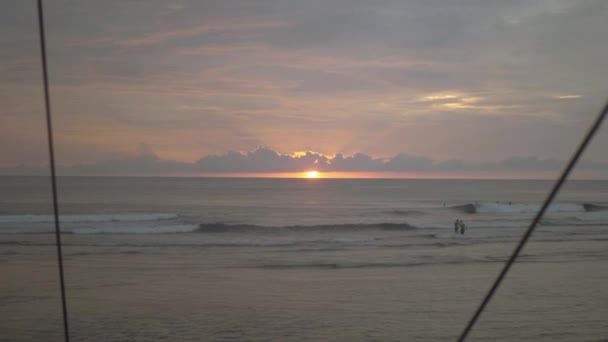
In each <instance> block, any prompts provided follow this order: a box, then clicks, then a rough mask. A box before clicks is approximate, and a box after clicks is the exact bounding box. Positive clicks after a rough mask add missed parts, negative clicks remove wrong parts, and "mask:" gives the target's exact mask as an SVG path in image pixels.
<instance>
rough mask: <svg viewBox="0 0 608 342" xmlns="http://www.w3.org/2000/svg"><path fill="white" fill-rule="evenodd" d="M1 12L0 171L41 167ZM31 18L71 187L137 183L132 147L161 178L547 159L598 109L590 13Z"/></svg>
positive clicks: (29, 58) (25, 37)
mask: <svg viewBox="0 0 608 342" xmlns="http://www.w3.org/2000/svg"><path fill="white" fill-rule="evenodd" d="M6 7H7V8H6V9H5V11H3V12H2V13H0V75H1V76H0V103H2V105H3V106H2V115H1V116H0V165H15V164H17V165H18V164H26V165H30V164H36V163H44V162H45V161H46V158H47V156H46V155H45V149H44V146H43V147H41V148H39V149H38V148H37V146H38V145H39V144H42V143H43V141H44V139H43V137H44V136H43V134H44V129H43V125H42V124H43V120H42V113H43V112H42V108H43V106H42V99H41V92H40V81H41V79H40V65H39V51H38V41H37V31H36V26H35V25H33V23H35V7H34V6H31V4H29V3H28V2H20V1H9V2H8V5H7V6H6ZM47 7H48V8H47V16H48V23H49V25H48V33H49V62H50V71H51V75H50V76H51V88H52V96H53V98H52V104H53V112H54V114H55V118H56V124H55V125H54V127H55V130H56V131H55V132H56V134H55V136H56V139H57V146H58V150H59V151H60V153H59V157H60V158H59V159H60V161H61V162H63V163H65V164H69V165H77V164H78V165H81V170H88V171H87V172H93V171H92V170H93V169H92V166H91V168H89V167H88V166H87V165H101V164H103V163H107V161H109V160H113V161H114V163H117V165H118V164H120V168H122V169H125V170H136V169H137V167H136V164H137V162H135V163H134V164H133V165H130V166H128V163H126V162H124V159H125V158H131V157H133V153H132V152H133V151H131V147H132V146H134V145H136V144H138V143H139V142H141V141H146V142H148V143H149V144H150V145H152V146H154V147H155V152H156V153H157V158H158V159H157V160H154V159H150V160H148V161H147V163H148V164H146V165H148V166H150V167H151V165H152V164H154V163H161V164H162V161H164V160H175V161H176V163H177V164H176V165H168V164H167V165H165V164H163V166H162V167H161V166H158V165H157V166H155V167H158V168H160V169H162V170H170V169H171V168H174V169H179V168H180V167H181V166H180V165H181V164H179V163H186V164H192V163H193V162H195V161H197V160H198V158H199V157H200V156H201V155H218V156H221V155H222V154H221V153H223V152H225V151H228V150H241V151H249V150H252V149H254V148H255V147H256V146H273V147H278V148H277V150H280V152H282V153H287V152H290V151H299V150H305V149H311V150H315V151H320V152H323V153H324V154H326V155H333V154H335V153H338V152H340V151H341V152H343V153H344V155H341V156H342V159H336V160H334V161H333V163H332V165H333V167H334V168H342V169H344V170H377V169H383V168H385V169H395V170H401V169H403V168H404V167H405V166H400V164H399V163H405V161H401V160H405V159H407V158H406V157H405V156H401V157H400V158H397V159H396V160H394V161H392V162H391V163H384V160H378V159H379V158H380V157H382V158H387V157H391V156H395V155H396V154H398V153H399V152H400V151H404V150H405V151H409V152H410V153H411V154H412V155H419V156H424V157H421V158H428V159H429V160H430V161H431V162H429V160H414V159H411V158H410V160H407V163H406V164H407V165H408V167H410V169H416V170H421V171H424V170H437V169H438V168H439V169H441V167H446V168H448V169H449V170H452V169H454V170H456V169H458V168H459V167H460V168H463V169H466V168H467V167H472V166H471V163H466V162H461V163H460V162H458V161H463V160H477V161H486V162H489V161H494V160H498V159H504V158H508V157H510V156H514V155H515V156H518V155H522V154H530V155H534V156H539V158H541V157H542V158H549V159H550V158H553V159H556V160H560V159H563V158H565V156H564V151H570V150H571V149H572V146H574V144H575V143H577V142H578V140H579V134H580V135H582V133H583V132H584V131H585V129H586V128H587V126H588V123H589V121H590V120H591V116H592V115H593V114H594V113H595V112H596V111H597V110H598V109H599V106H600V105H601V104H602V102H603V101H604V100H605V99H604V98H603V97H604V96H605V94H604V93H605V77H604V75H603V73H602V72H598V70H605V69H606V67H608V65H607V64H606V61H608V44H605V42H606V37H608V25H605V18H606V16H607V14H608V3H607V2H605V1H602V0H580V1H566V0H560V1H544V0H531V1H504V2H502V1H501V2H499V1H485V0H462V1H460V0H459V1H434V0H428V1H427V0H425V1H395V0H378V1H373V2H370V1H363V0H355V1H352V0H327V1H318V0H313V1H297V0H291V1H290V0H286V1H275V0H255V1H250V0H225V1H187V0H185V1H179V3H173V2H166V1H162V0H151V1H145V2H141V1H127V2H125V1H85V2H69V1H65V0H58V1H55V2H53V3H52V4H49V6H47ZM581 52H584V53H581ZM35 119H37V120H40V121H39V122H37V121H36V120H35ZM575 133H576V134H575ZM37 134H39V135H40V136H41V137H42V138H39V137H37ZM596 140H597V141H596V142H594V145H595V146H599V147H593V146H592V147H591V150H590V151H589V154H588V156H589V158H591V159H594V160H599V161H601V162H608V159H607V156H606V154H605V152H604V151H603V150H602V149H601V147H602V146H605V145H606V144H607V143H608V134H606V133H600V134H599V135H598V137H597V138H596ZM357 153H361V155H357ZM346 155H348V156H346ZM129 156H131V157H129ZM365 156H368V157H369V156H377V158H372V157H369V158H367V159H370V160H367V159H366V157H365ZM136 157H137V158H140V159H141V158H143V157H141V156H136ZM232 158H233V159H234V160H232V161H231V162H232V163H237V164H238V165H245V164H247V163H250V164H251V163H252V162H248V161H247V158H248V157H238V156H236V155H235V156H232ZM252 158H253V157H252ZM258 158H265V159H264V160H269V161H272V162H273V163H274V162H275V159H276V167H277V168H279V169H294V168H296V166H298V167H300V166H302V165H305V164H304V161H302V160H300V161H299V162H300V164H297V163H295V162H294V161H291V160H289V159H285V158H282V155H281V154H279V155H278V156H272V155H270V154H269V155H265V156H263V157H262V156H261V155H260V156H256V160H257V159H258ZM311 158H312V157H311ZM452 159H453V160H455V162H445V161H446V160H452ZM539 160H540V159H539ZM542 160H545V159H542ZM119 161H122V164H121V162H119ZM144 161H145V160H144V159H141V160H139V159H138V162H140V163H144ZM321 161H322V160H321ZM440 161H441V162H440ZM225 162H226V163H227V161H225ZM294 163H295V164H294ZM444 163H445V164H444ZM532 163H535V164H542V163H541V162H539V161H535V162H532ZM110 164H111V163H110ZM197 165H198V167H199V168H202V167H203V166H204V167H206V168H218V167H219V166H217V165H215V166H213V165H211V163H210V162H207V164H205V163H203V164H200V165H199V164H197ZM271 165H274V164H271ZM294 165H295V166H294ZM338 165H340V167H338ZM414 165H415V167H414ZM459 165H461V166H459ZM506 166H508V165H506ZM480 167H486V168H491V165H485V166H484V165H478V166H477V168H480ZM243 168H245V167H244V166H243ZM259 168H261V166H259ZM140 169H142V168H140ZM107 170H112V168H111V166H107ZM74 172H75V171H74ZM83 172H84V171H83ZM108 172H110V171H108ZM129 172H131V171H129Z"/></svg>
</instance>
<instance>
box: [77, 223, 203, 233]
mask: <svg viewBox="0 0 608 342" xmlns="http://www.w3.org/2000/svg"><path fill="white" fill-rule="evenodd" d="M196 229H197V227H196V226H195V225H172V226H154V227H153V226H125V227H116V226H111V227H87V228H76V229H73V230H72V231H71V232H72V234H168V233H190V232H193V231H195V230H196Z"/></svg>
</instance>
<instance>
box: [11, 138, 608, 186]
mask: <svg viewBox="0 0 608 342" xmlns="http://www.w3.org/2000/svg"><path fill="white" fill-rule="evenodd" d="M138 150H139V152H140V153H139V155H137V156H133V157H129V158H122V159H113V160H107V161H103V162H99V163H92V164H76V165H59V166H58V174H59V175H73V176H75V175H80V176H86V175H166V176H170V175H202V176H204V175H205V174H213V175H221V174H224V175H227V176H229V175H231V174H235V175H237V174H266V173H268V174H280V173H299V172H305V171H311V170H315V171H319V172H335V173H366V174H374V173H378V174H382V173H384V174H386V173H394V174H399V173H415V174H418V175H422V176H424V175H425V174H428V176H433V175H435V176H450V175H461V176H462V175H469V176H473V177H474V176H475V175H483V176H484V177H485V176H493V175H494V176H496V177H497V178H508V176H505V175H509V174H512V175H514V176H525V175H532V176H535V177H538V176H542V175H547V176H548V175H555V174H556V172H557V171H561V169H562V168H563V167H564V165H565V162H564V161H561V160H556V159H541V158H538V157H533V156H529V157H511V158H507V159H504V160H501V161H498V162H472V161H465V160H459V159H452V160H444V161H436V160H432V159H429V158H426V157H421V156H414V155H408V154H404V153H400V154H397V155H395V156H393V157H390V158H375V157H372V156H369V155H366V154H363V153H356V154H354V155H348V156H347V155H344V154H342V153H338V154H336V155H334V156H326V155H323V154H321V153H317V152H312V151H306V152H299V153H294V154H291V155H287V154H281V153H278V152H276V151H274V150H272V149H270V148H258V149H256V150H254V151H249V152H237V151H229V152H227V153H225V154H219V155H208V156H205V157H203V158H200V159H199V160H197V161H195V162H178V161H173V160H163V159H160V158H159V157H158V156H157V155H156V154H154V152H152V151H151V149H150V148H149V147H147V146H146V145H142V146H140V147H139V148H138ZM576 171H577V172H580V171H582V172H583V173H585V174H586V175H587V176H589V175H591V176H592V177H593V176H595V177H599V178H606V179H608V164H606V163H600V162H594V161H589V160H583V161H581V162H580V163H579V165H578V166H577V169H576ZM45 174H48V170H47V168H46V167H44V166H26V165H20V166H13V167H3V168H0V175H45ZM583 178H585V177H583Z"/></svg>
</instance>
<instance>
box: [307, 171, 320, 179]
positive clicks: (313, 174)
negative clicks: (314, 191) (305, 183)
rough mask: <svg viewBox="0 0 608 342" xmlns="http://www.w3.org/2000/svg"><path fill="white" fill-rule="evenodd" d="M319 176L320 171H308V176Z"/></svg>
mask: <svg viewBox="0 0 608 342" xmlns="http://www.w3.org/2000/svg"><path fill="white" fill-rule="evenodd" d="M317 177H319V172H318V171H308V172H306V178H317Z"/></svg>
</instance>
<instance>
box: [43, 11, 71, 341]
mask: <svg viewBox="0 0 608 342" xmlns="http://www.w3.org/2000/svg"><path fill="white" fill-rule="evenodd" d="M38 28H39V30H40V55H41V62H42V76H43V82H44V106H45V110H46V128H47V139H48V145H49V164H50V168H51V184H52V191H53V214H54V216H55V240H56V244H57V264H58V265H59V285H60V288H61V307H62V311H63V333H64V336H65V342H69V341H70V334H69V329H68V309H67V304H66V298H65V280H64V276H63V253H62V251H61V232H60V229H59V203H58V202H57V176H56V174H55V149H54V147H53V127H52V120H51V99H50V94H49V76H48V70H47V62H46V39H45V36H44V14H43V11H42V0H38Z"/></svg>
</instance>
